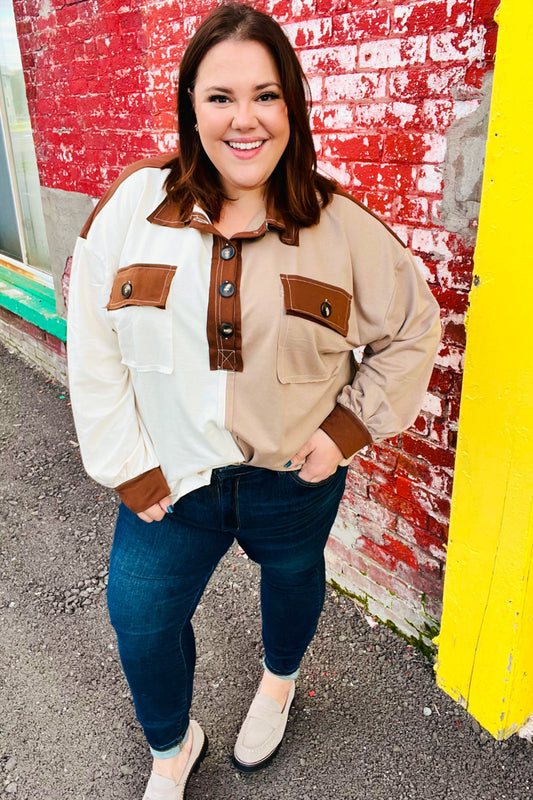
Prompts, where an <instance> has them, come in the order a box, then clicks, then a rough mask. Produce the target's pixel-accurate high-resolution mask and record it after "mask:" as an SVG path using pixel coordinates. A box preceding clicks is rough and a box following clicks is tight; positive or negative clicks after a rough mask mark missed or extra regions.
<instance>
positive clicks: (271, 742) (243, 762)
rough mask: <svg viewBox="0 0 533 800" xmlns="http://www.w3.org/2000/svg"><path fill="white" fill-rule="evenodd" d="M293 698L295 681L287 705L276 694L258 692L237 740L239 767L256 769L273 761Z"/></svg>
mask: <svg viewBox="0 0 533 800" xmlns="http://www.w3.org/2000/svg"><path fill="white" fill-rule="evenodd" d="M293 699H294V681H293V684H292V686H291V688H290V691H289V695H288V697H287V702H286V703H285V707H284V708H282V707H281V706H280V704H279V703H278V701H277V700H274V698H273V697H269V696H268V695H266V694H256V696H255V697H254V699H253V701H252V705H251V706H250V709H249V711H248V714H247V716H246V719H245V720H244V722H243V724H242V728H241V730H240V731H239V735H238V737H237V741H236V743H235V749H234V751H233V763H234V765H235V766H236V767H237V769H239V770H240V771H241V772H255V771H256V770H258V769H262V767H266V765H267V764H269V763H270V761H272V759H273V758H274V756H275V755H276V753H277V752H278V750H279V748H280V746H281V742H282V740H283V734H284V733H285V728H286V727H287V719H288V716H289V711H290V708H291V705H292V701H293Z"/></svg>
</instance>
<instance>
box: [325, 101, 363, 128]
mask: <svg viewBox="0 0 533 800" xmlns="http://www.w3.org/2000/svg"><path fill="white" fill-rule="evenodd" d="M368 107H369V106H365V108H368ZM313 121H314V124H315V125H316V124H317V123H318V122H319V121H320V124H321V125H322V127H324V128H326V129H327V130H330V129H331V130H342V129H343V128H349V129H351V128H352V127H353V125H354V123H355V119H354V110H353V108H352V107H351V106H349V105H345V104H337V105H334V106H322V107H321V108H317V107H316V106H315V107H314V108H313Z"/></svg>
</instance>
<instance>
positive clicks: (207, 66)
mask: <svg viewBox="0 0 533 800" xmlns="http://www.w3.org/2000/svg"><path fill="white" fill-rule="evenodd" d="M228 81H229V82H231V83H234V82H238V83H239V84H249V85H250V86H251V87H252V86H253V87H254V88H256V87H261V88H266V87H267V86H269V85H270V84H272V83H277V84H279V82H280V78H279V73H278V69H277V67H276V63H275V61H274V59H273V58H272V56H271V54H270V52H269V50H268V49H267V48H266V47H265V45H263V44H261V43H260V42H256V41H254V40H245V41H238V40H237V41H236V40H234V39H228V40H226V41H224V42H219V43H218V44H216V45H215V46H214V47H212V48H211V49H210V50H208V51H207V53H206V54H205V56H204V57H203V59H202V60H201V62H200V65H199V67H198V73H197V75H196V85H198V83H201V84H202V86H203V87H204V86H207V85H208V84H209V87H210V88H211V87H212V88H215V87H219V88H222V87H223V86H224V85H225V84H226V83H227V82H228ZM226 88H229V87H226Z"/></svg>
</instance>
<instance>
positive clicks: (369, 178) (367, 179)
mask: <svg viewBox="0 0 533 800" xmlns="http://www.w3.org/2000/svg"><path fill="white" fill-rule="evenodd" d="M354 172H355V175H356V176H357V181H358V185H359V186H361V187H362V188H365V189H377V188H380V189H395V190H396V191H397V192H398V194H400V195H401V194H404V193H407V192H412V191H414V189H415V187H416V169H415V168H414V167H411V166H406V165H404V164H383V163H380V164H368V163H365V164H355V165H354Z"/></svg>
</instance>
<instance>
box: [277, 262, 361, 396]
mask: <svg viewBox="0 0 533 800" xmlns="http://www.w3.org/2000/svg"><path fill="white" fill-rule="evenodd" d="M280 277H281V283H282V289H283V314H282V319H281V324H280V333H279V340H278V378H279V380H280V382H281V383H307V382H311V383H312V382H316V381H323V380H327V379H328V378H331V377H333V375H335V374H336V373H337V372H338V371H339V369H340V366H341V363H342V358H341V357H340V355H341V354H342V353H349V352H350V351H351V347H350V345H349V344H348V342H347V341H346V335H347V333H348V321H349V317H350V308H351V301H352V296H351V294H349V293H348V292H346V291H345V290H344V289H341V288H339V287H337V286H333V285H332V284H329V283H323V282H322V281H317V280H314V279H313V278H306V277H304V276H301V275H281V276H280Z"/></svg>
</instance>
